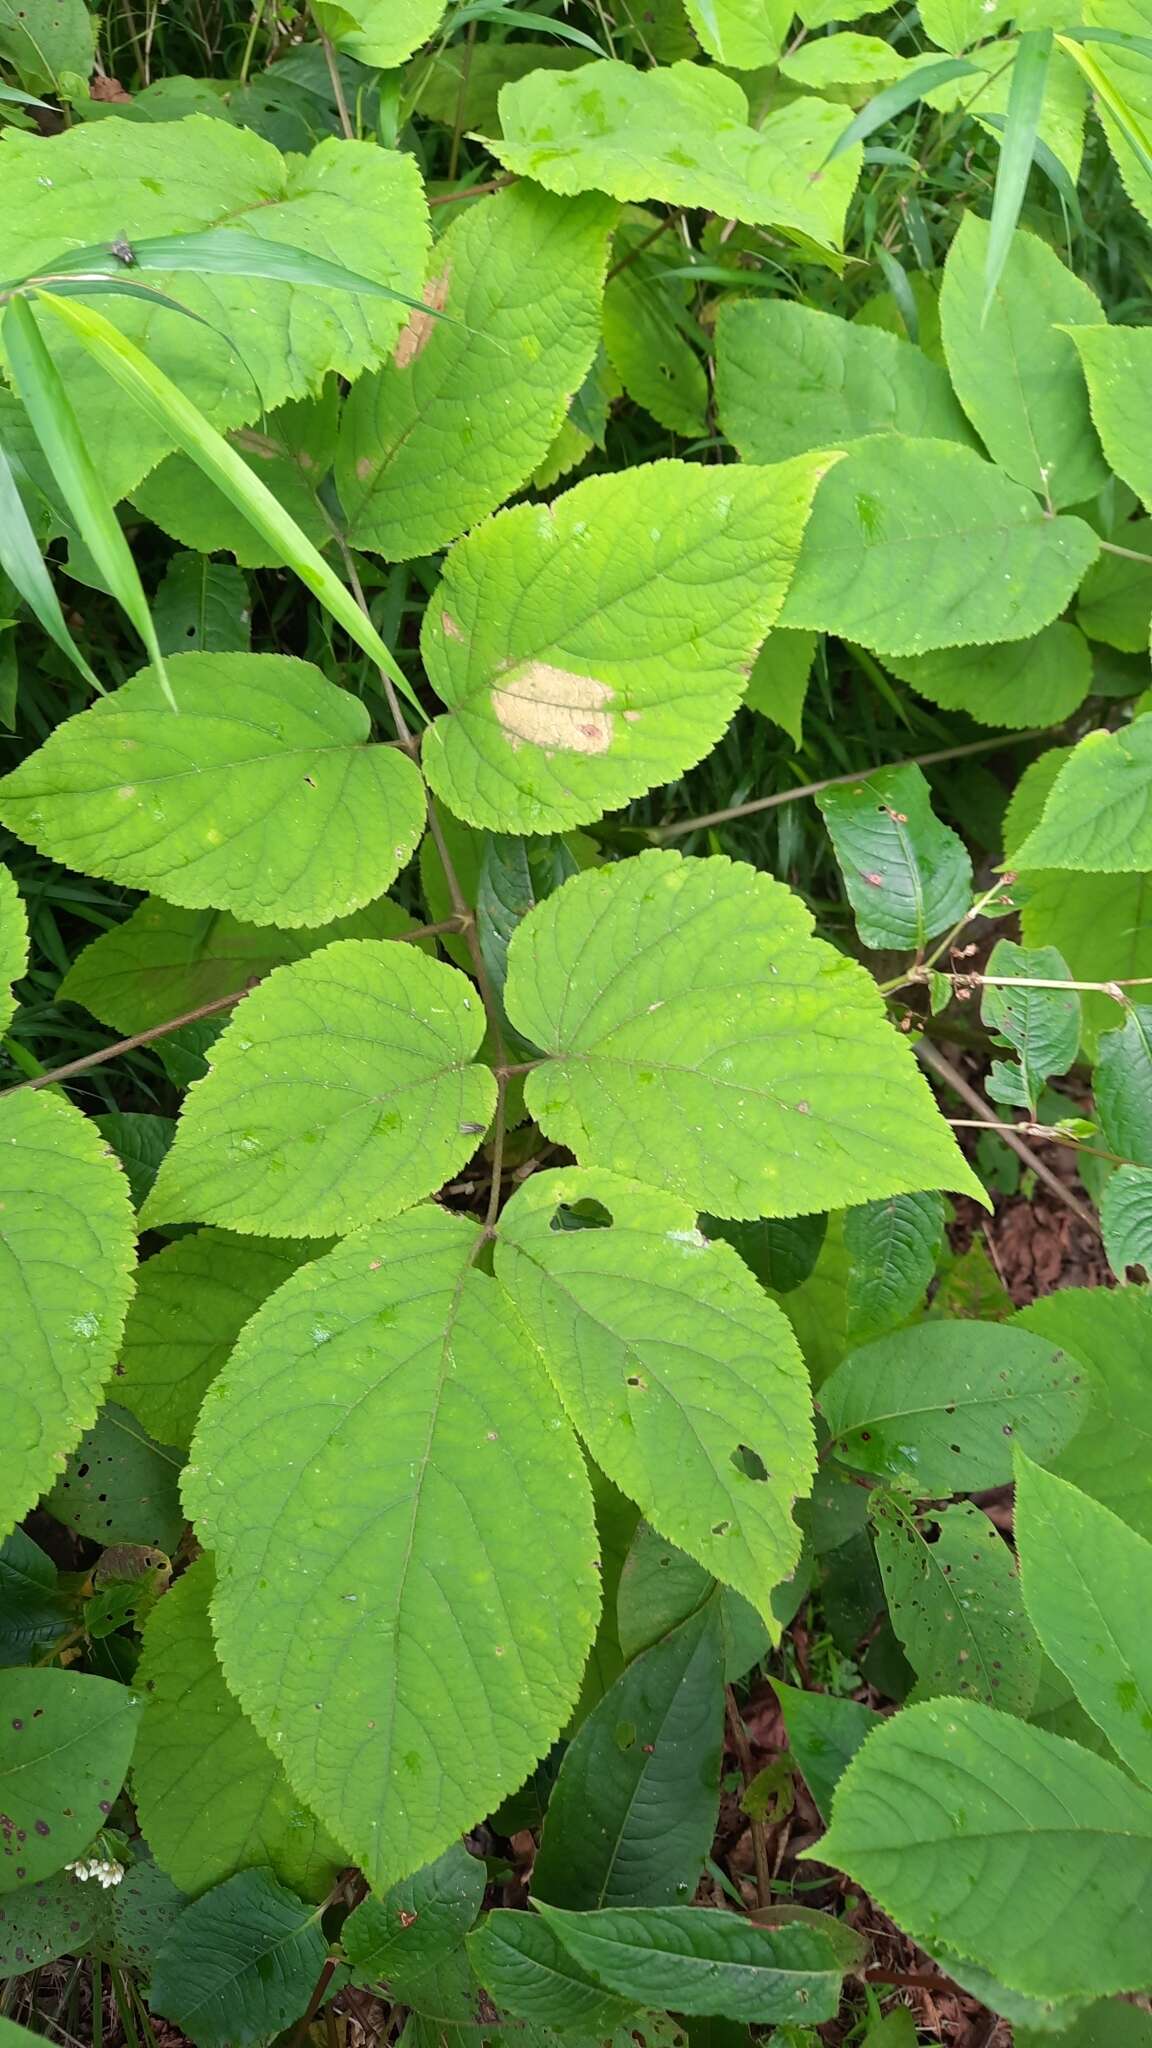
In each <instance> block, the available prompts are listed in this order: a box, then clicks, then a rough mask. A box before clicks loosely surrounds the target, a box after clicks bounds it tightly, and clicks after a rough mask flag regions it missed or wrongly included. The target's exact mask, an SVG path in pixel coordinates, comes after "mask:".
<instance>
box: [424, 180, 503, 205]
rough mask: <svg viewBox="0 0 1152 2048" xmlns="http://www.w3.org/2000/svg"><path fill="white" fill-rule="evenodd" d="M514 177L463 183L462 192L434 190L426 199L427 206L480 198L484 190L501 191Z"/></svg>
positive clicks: (452, 203) (453, 203)
mask: <svg viewBox="0 0 1152 2048" xmlns="http://www.w3.org/2000/svg"><path fill="white" fill-rule="evenodd" d="M515 183H516V180H515V178H513V177H505V178H488V179H486V180H485V182H484V184H483V185H465V187H464V189H463V191H462V192H435V193H433V195H432V197H431V199H430V200H429V201H428V204H429V206H455V205H456V203H457V201H458V200H460V199H482V198H483V197H484V194H485V193H486V192H502V191H503V190H504V187H505V185H514V184H515Z"/></svg>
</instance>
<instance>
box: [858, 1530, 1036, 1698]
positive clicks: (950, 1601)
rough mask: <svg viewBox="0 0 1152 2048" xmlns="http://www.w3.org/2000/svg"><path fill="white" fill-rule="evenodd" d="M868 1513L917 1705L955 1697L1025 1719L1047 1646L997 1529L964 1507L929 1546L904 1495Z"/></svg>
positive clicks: (1010, 1554) (1033, 1695)
mask: <svg viewBox="0 0 1152 2048" xmlns="http://www.w3.org/2000/svg"><path fill="white" fill-rule="evenodd" d="M871 1513H872V1526H873V1531H874V1535H875V1542H876V1557H877V1562H878V1563H879V1566H880V1570H881V1573H882V1575H883V1579H884V1598H885V1600H886V1601H887V1603H888V1612H889V1614H890V1616H891V1618H892V1625H893V1627H894V1629H895V1631H896V1634H897V1635H898V1636H899V1638H900V1641H901V1643H902V1644H903V1646H904V1650H905V1653H906V1655H907V1657H908V1662H909V1663H910V1664H911V1666H912V1669H913V1670H914V1672H915V1673H916V1678H917V1685H916V1691H915V1698H916V1699H932V1698H934V1697H936V1696H937V1695H939V1694H940V1693H948V1694H955V1695H956V1696H957V1697H958V1698H960V1699H976V1700H983V1701H984V1703H985V1705H986V1706H989V1707H1000V1708H1001V1709H1002V1710H1003V1711H1004V1712H1005V1713H1009V1714H1021V1715H1023V1716H1025V1717H1027V1715H1028V1714H1029V1713H1030V1711H1031V1708H1032V1703H1033V1701H1034V1700H1035V1698H1036V1688H1037V1686H1038V1685H1039V1682H1040V1661H1041V1660H1040V1645H1039V1642H1038V1641H1037V1639H1036V1636H1035V1635H1034V1634H1033V1631H1032V1628H1031V1626H1030V1624H1029V1621H1028V1617H1027V1615H1026V1613H1025V1611H1024V1601H1023V1597H1022V1595H1021V1590H1020V1579H1019V1575H1018V1573H1017V1571H1016V1561H1015V1559H1014V1557H1013V1555H1012V1552H1011V1551H1010V1550H1009V1548H1008V1545H1007V1544H1006V1543H1005V1541H1004V1538H1003V1537H1002V1536H1001V1534H1000V1531H999V1530H998V1529H997V1527H996V1525H995V1523H994V1522H991V1521H989V1519H988V1517H987V1515H985V1514H983V1513H982V1512H981V1510H980V1509H979V1508H978V1507H974V1506H973V1505H972V1502H971V1501H960V1502H957V1503H956V1505H955V1506H953V1507H950V1508H945V1509H944V1510H943V1513H941V1514H939V1515H938V1516H935V1517H934V1518H933V1519H934V1520H935V1521H936V1524H937V1530H936V1538H935V1541H934V1542H931V1543H930V1542H928V1540H927V1538H926V1536H925V1534H924V1531H923V1528H922V1527H921V1524H920V1523H919V1522H918V1521H917V1518H916V1516H915V1515H914V1514H913V1512H912V1507H911V1503H910V1502H908V1501H904V1500H901V1498H900V1497H899V1495H896V1494H885V1493H874V1494H873V1496H872V1506H871Z"/></svg>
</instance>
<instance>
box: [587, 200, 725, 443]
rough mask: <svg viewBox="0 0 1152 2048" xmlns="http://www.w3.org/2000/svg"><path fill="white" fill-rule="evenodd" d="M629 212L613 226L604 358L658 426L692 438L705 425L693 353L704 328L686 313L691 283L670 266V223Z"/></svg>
mask: <svg viewBox="0 0 1152 2048" xmlns="http://www.w3.org/2000/svg"><path fill="white" fill-rule="evenodd" d="M657 225H658V223H654V222H653V221H652V218H651V216H650V215H648V214H644V213H634V214H633V215H632V216H631V217H630V218H629V219H628V220H626V221H625V223H624V224H623V226H622V227H621V228H620V229H619V230H618V232H617V234H616V238H615V241H614V243H613V249H614V252H615V255H614V261H613V264H612V269H613V271H614V272H615V273H616V274H615V275H614V276H610V278H609V280H608V283H607V284H606V286H605V289H604V310H603V329H604V346H605V349H606V350H607V354H608V360H609V362H610V363H611V365H612V367H613V369H614V370H615V372H616V374H617V376H618V377H619V379H620V382H621V383H622V385H623V386H624V389H625V391H626V392H627V394H628V396H629V398H631V399H634V400H635V402H636V404H637V405H642V406H643V407H644V410H645V411H646V412H649V413H651V415H652V418H653V419H654V420H657V421H658V422H659V424H660V425H661V426H662V427H667V428H668V429H669V430H670V431H671V432H672V433H675V434H687V435H692V436H693V437H695V436H697V435H701V434H704V433H706V432H707V430H708V374H707V371H706V370H705V368H704V364H703V363H702V362H701V360H700V349H701V348H702V346H703V335H702V333H701V331H700V328H699V327H698V326H697V325H696V323H695V322H694V321H693V319H692V318H691V315H690V311H689V309H690V307H691V305H692V301H693V299H694V297H695V289H694V287H693V283H692V280H691V278H690V277H679V276H675V275H671V276H670V275H668V272H669V271H675V269H676V268H677V266H678V264H679V260H680V258H681V257H682V256H683V253H684V252H683V247H682V245H681V244H680V243H679V241H678V239H677V238H676V236H675V233H674V230H671V229H670V230H669V231H668V233H667V234H664V235H660V234H657V233H654V229H655V227H656V226H657Z"/></svg>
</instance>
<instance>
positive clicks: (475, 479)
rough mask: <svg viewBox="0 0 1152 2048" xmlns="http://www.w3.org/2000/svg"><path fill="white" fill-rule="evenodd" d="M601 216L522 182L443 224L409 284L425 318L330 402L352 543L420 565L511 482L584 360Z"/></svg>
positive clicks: (593, 340) (591, 327)
mask: <svg viewBox="0 0 1152 2048" xmlns="http://www.w3.org/2000/svg"><path fill="white" fill-rule="evenodd" d="M615 212H616V209H615V208H614V207H613V206H611V205H610V204H609V203H608V202H607V201H605V200H603V199H600V198H597V197H591V196H590V197H588V198H585V199H581V200H578V201H575V202H573V201H572V200H560V199H557V198H555V197H554V196H553V195H552V194H551V193H548V192H542V191H540V190H539V188H538V187H536V186H532V185H528V184H524V185H519V186H517V187H515V189H514V190H512V191H510V192H500V193H496V194H493V195H492V196H491V197H490V198H488V199H484V200H482V201H481V202H480V204H479V205H478V206H474V207H468V208H467V209H466V210H465V211H463V212H462V213H461V214H460V215H459V217H458V219H457V220H455V221H454V222H453V224H452V226H451V227H450V228H449V229H448V232H447V234H446V235H445V236H444V238H443V240H442V241H440V242H438V243H437V245H436V250H435V253H434V255H433V258H432V268H431V272H430V275H429V279H428V283H427V284H426V285H425V287H424V297H425V299H426V300H427V303H428V305H429V306H430V307H431V308H433V309H434V311H433V312H430V313H415V314H413V315H412V317H411V318H410V319H409V322H408V325H407V326H406V327H405V329H404V331H403V333H402V334H401V335H400V338H399V340H398V341H397V343H396V346H395V349H394V351H393V355H392V360H391V362H390V363H388V364H387V365H386V366H385V367H384V368H383V369H380V370H378V371H376V372H375V374H374V375H371V376H368V377H362V378H361V379H360V380H359V382H358V383H357V384H356V385H355V387H354V388H353V391H352V395H351V397H350V399H349V401H348V404H347V406H346V407H345V411H344V423H343V428H342V431H341V436H340V445H339V449H338V452H337V459H336V483H337V488H338V490H339V493H340V498H341V502H342V504H343V507H344V513H345V517H346V519H347V524H348V533H349V537H350V539H351V540H352V542H353V544H354V545H355V546H356V547H362V548H374V549H376V550H377V551H378V552H379V553H380V554H382V555H385V556H386V557H387V559H388V560H389V561H391V562H396V561H403V560H405V559H407V557H408V556H410V555H424V554H430V553H431V552H432V550H433V549H435V548H440V547H443V546H444V545H445V543H446V542H447V541H452V540H455V539H456V538H457V537H458V535H460V534H461V533H463V532H465V530H466V529H467V528H468V527H470V526H474V525H475V524H476V522H477V521H478V520H479V519H481V518H483V517H484V516H485V515H486V514H487V513H489V512H494V511H495V510H496V507H497V506H498V505H501V504H503V502H504V500H505V498H507V497H510V496H511V494H512V493H513V492H514V491H516V490H519V488H520V486H521V485H522V484H524V483H526V482H527V480H528V478H529V477H530V476H531V474H532V471H533V470H534V469H535V468H536V465H537V463H538V462H540V460H541V458H542V457H543V456H544V455H545V453H546V452H547V450H548V448H549V446H550V445H551V443H552V441H553V439H554V438H555V435H556V433H557V430H558V429H559V426H560V423H561V421H562V419H563V418H564V415H565V413H566V411H567V408H568V402H569V400H570V399H571V397H572V394H573V392H574V391H576V390H577V389H578V388H579V386H580V384H581V382H582V381H583V379H584V377H585V375H586V373H587V371H588V369H589V367H590V365H591V363H592V358H593V356H594V355H595V353H596V344H597V341H598V340H599V317H598V316H599V307H600V294H601V290H602V287H603V281H604V271H605V267H606V264H607V260H608V241H609V235H610V233H611V229H612V223H613V219H614V217H615ZM438 312H444V313H447V314H449V315H450V316H451V321H449V320H443V319H437V318H435V317H434V315H435V313H438Z"/></svg>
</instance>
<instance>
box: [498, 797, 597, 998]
mask: <svg viewBox="0 0 1152 2048" xmlns="http://www.w3.org/2000/svg"><path fill="white" fill-rule="evenodd" d="M570 836H571V837H572V839H573V840H574V841H576V843H578V844H581V845H582V848H583V849H585V850H586V852H587V853H588V854H590V855H592V857H593V859H594V858H595V857H596V856H595V849H594V847H593V844H592V841H591V840H586V839H585V838H584V835H583V833H579V834H573V835H570ZM588 865H590V862H589V860H588V859H584V860H581V861H578V860H577V858H576V855H575V852H574V851H573V847H572V846H571V845H570V844H569V841H568V839H563V838H560V837H559V836H556V837H545V838H533V839H521V838H518V837H516V836H515V835H513V834H510V833H504V832H489V833H486V834H485V836H484V854H483V859H482V862H481V867H480V876H479V880H478V882H477V884H476V936H477V938H478V939H479V941H480V951H481V953H482V954H483V956H484V964H485V966H486V967H487V969H488V974H489V978H490V980H491V981H492V984H493V986H494V987H495V988H497V989H499V990H500V991H501V992H502V991H503V988H504V983H505V981H506V979H507V975H508V946H509V943H510V941H511V938H512V934H513V932H514V931H515V930H516V927H517V925H519V924H521V923H522V922H523V920H524V918H526V917H527V915H528V912H529V911H530V910H532V909H533V908H534V907H535V905H536V904H537V903H542V902H543V900H544V898H545V897H546V896H550V895H551V894H552V892H553V890H554V889H558V888H559V887H560V884H561V882H566V881H567V880H568V878H569V876H570V875H574V874H577V873H578V872H579V870H580V868H581V867H583V866H588Z"/></svg>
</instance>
